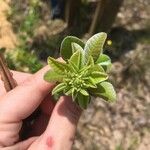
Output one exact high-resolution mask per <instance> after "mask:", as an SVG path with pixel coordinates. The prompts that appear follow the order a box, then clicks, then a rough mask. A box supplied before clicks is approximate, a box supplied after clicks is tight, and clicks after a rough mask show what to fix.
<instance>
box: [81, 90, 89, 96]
mask: <svg viewBox="0 0 150 150" xmlns="http://www.w3.org/2000/svg"><path fill="white" fill-rule="evenodd" d="M80 93H81V94H82V95H84V96H89V93H88V92H87V91H86V90H84V89H81V90H80Z"/></svg>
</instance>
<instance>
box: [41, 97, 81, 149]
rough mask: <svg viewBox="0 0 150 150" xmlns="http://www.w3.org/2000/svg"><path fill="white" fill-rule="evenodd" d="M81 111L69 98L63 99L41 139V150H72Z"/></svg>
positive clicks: (55, 109)
mask: <svg viewBox="0 0 150 150" xmlns="http://www.w3.org/2000/svg"><path fill="white" fill-rule="evenodd" d="M80 115H81V109H80V108H79V106H77V104H75V103H74V102H73V101H72V99H71V98H69V97H61V98H60V100H59V101H58V103H57V104H56V106H55V108H54V111H53V113H52V115H51V119H50V121H49V124H48V127H47V129H46V131H45V133H44V135H43V136H42V137H41V142H40V143H39V145H38V147H39V149H48V148H49V149H50V148H51V149H62V150H65V149H71V146H72V144H73V141H74V136H75V131H76V126H77V123H78V120H79V117H80Z"/></svg>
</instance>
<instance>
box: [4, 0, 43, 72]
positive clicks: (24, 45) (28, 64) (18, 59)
mask: <svg viewBox="0 0 150 150" xmlns="http://www.w3.org/2000/svg"><path fill="white" fill-rule="evenodd" d="M18 3H19V2H18ZM39 5H40V1H39V0H31V1H29V2H28V5H27V9H26V10H25V11H23V12H21V11H19V10H18V9H19V8H18V9H17V7H15V6H14V7H12V8H11V9H12V13H11V14H9V15H10V19H12V20H13V19H14V18H15V16H16V15H18V13H20V14H21V16H22V18H23V19H22V20H21V22H20V25H19V27H17V32H18V45H17V46H16V48H14V49H12V50H10V51H7V52H6V59H7V62H8V66H9V67H10V68H11V69H15V70H19V71H26V72H31V73H34V72H36V71H38V70H39V69H40V68H42V66H43V65H42V63H41V62H40V60H39V58H38V57H37V56H36V55H35V53H34V51H33V48H32V42H33V37H34V31H35V29H36V27H37V24H38V22H39ZM14 20H15V19H14ZM14 24H16V23H14Z"/></svg>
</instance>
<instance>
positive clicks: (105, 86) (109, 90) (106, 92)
mask: <svg viewBox="0 0 150 150" xmlns="http://www.w3.org/2000/svg"><path fill="white" fill-rule="evenodd" d="M90 93H91V94H92V95H94V96H98V97H102V98H104V99H105V100H106V101H110V102H113V101H115V100H116V92H115V90H114V87H113V85H112V84H111V83H109V82H101V83H99V84H98V85H97V89H90Z"/></svg>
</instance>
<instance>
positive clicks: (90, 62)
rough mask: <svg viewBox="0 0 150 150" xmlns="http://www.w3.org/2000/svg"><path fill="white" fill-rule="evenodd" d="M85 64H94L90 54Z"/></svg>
mask: <svg viewBox="0 0 150 150" xmlns="http://www.w3.org/2000/svg"><path fill="white" fill-rule="evenodd" d="M86 65H87V66H89V65H90V66H94V60H93V57H92V56H89V58H88V61H87V64H86Z"/></svg>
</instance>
